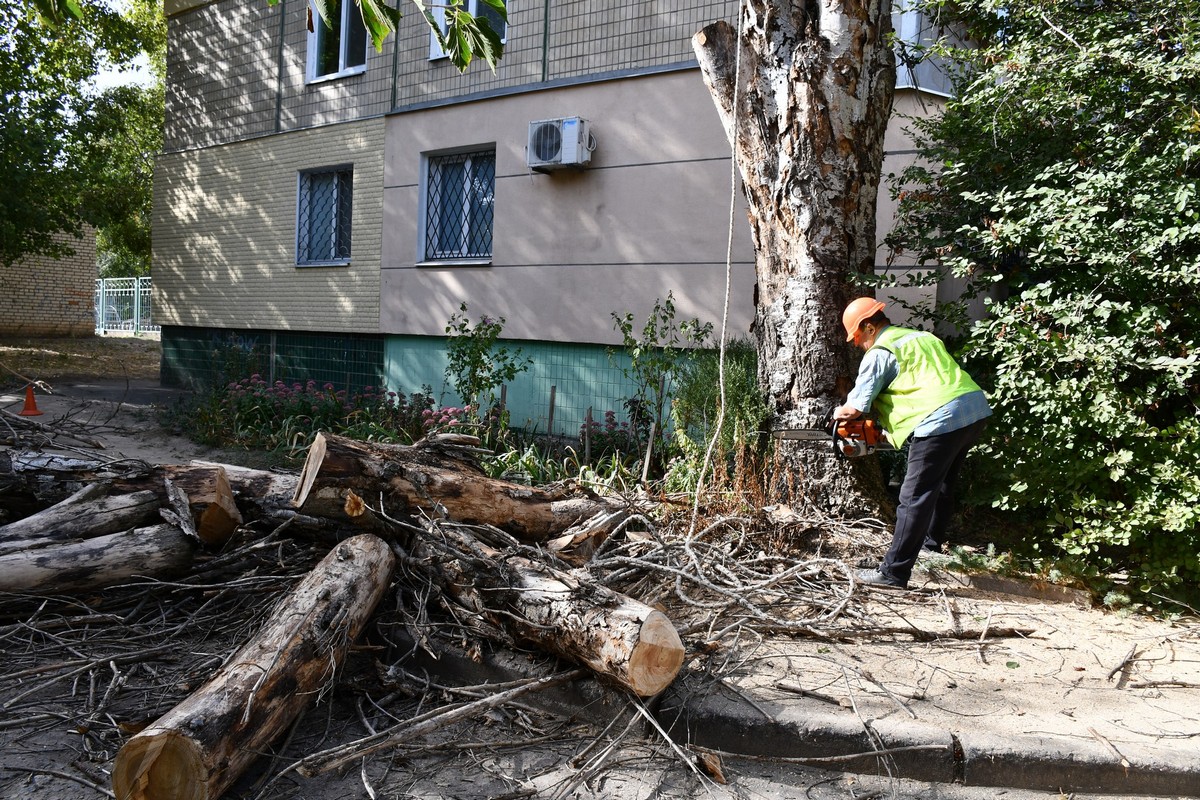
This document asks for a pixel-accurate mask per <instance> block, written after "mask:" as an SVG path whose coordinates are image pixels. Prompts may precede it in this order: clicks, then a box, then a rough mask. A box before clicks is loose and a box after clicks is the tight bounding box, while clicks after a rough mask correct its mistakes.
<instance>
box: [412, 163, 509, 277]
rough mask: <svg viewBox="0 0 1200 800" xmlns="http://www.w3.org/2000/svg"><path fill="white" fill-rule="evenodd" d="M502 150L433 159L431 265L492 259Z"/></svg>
mask: <svg viewBox="0 0 1200 800" xmlns="http://www.w3.org/2000/svg"><path fill="white" fill-rule="evenodd" d="M495 196H496V151H495V150H486V151H480V152H475V153H454V154H452V155H443V156H434V157H431V158H430V159H429V162H428V170H427V175H426V183H425V260H426V261H436V260H442V259H455V258H490V257H491V255H492V212H493V206H494V205H495Z"/></svg>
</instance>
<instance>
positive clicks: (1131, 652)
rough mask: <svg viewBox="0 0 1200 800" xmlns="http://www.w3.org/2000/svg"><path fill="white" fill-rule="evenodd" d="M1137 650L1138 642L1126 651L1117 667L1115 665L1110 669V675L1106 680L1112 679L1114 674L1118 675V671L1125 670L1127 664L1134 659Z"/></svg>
mask: <svg viewBox="0 0 1200 800" xmlns="http://www.w3.org/2000/svg"><path fill="white" fill-rule="evenodd" d="M1137 650H1138V646H1137V645H1136V644H1135V645H1134V646H1133V647H1131V648H1129V652H1128V653H1126V654H1125V657H1124V658H1122V659H1121V663H1119V664H1117V665H1116V666H1115V667H1113V668H1112V669H1111V670H1110V671H1109V673H1108V675H1107V676H1106V677H1105V680H1107V681H1111V680H1112V679H1113V676H1114V675H1116V674H1117V673H1118V672H1124V671H1125V668H1126V667H1127V666H1129V662H1130V661H1133V657H1134V656H1136V655H1137Z"/></svg>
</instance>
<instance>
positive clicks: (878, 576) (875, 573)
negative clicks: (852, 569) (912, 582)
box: [854, 567, 908, 589]
mask: <svg viewBox="0 0 1200 800" xmlns="http://www.w3.org/2000/svg"><path fill="white" fill-rule="evenodd" d="M854 578H855V580H857V581H858V582H859V583H861V584H863V585H865V586H878V587H879V588H880V589H907V588H908V583H907V582H904V581H899V580H897V579H895V578H893V577H892V576H891V575H888V574H886V573H883V572H880V571H879V568H878V567H876V568H875V569H860V570H859V571H858V572H856V573H854Z"/></svg>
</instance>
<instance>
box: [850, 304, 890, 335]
mask: <svg viewBox="0 0 1200 800" xmlns="http://www.w3.org/2000/svg"><path fill="white" fill-rule="evenodd" d="M883 308H884V303H881V302H879V301H878V300H876V299H875V298H874V297H859V298H857V299H856V300H851V301H850V305H848V306H846V310H845V311H843V312H842V327H843V328H845V329H846V341H847V342H853V341H854V334H855V333H857V332H858V326H859V325H862V324H863V321H864V320H868V319H870V318H871V317H873V316H875V315H876V314H877V313H879V312H880V311H883Z"/></svg>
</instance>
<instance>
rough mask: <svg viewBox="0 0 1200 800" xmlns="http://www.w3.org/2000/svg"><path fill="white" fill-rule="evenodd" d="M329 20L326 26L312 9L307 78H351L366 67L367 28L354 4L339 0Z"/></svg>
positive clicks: (310, 11)
mask: <svg viewBox="0 0 1200 800" xmlns="http://www.w3.org/2000/svg"><path fill="white" fill-rule="evenodd" d="M330 12H331V13H332V14H333V18H332V19H330V20H329V23H330V24H329V25H328V26H327V25H326V24H325V22H324V20H322V19H321V17H320V15H319V14H318V13H317V10H316V8H315V7H313V6H310V7H309V13H311V14H312V27H313V31H312V33H310V34H309V35H308V79H309V80H317V79H319V78H333V77H338V76H341V75H354V74H356V73H359V72H362V71H363V70H364V69H366V68H367V27H366V26H365V25H364V24H363V21H362V14H361V13H360V12H359V10H358V3H355V2H353V0H341V2H340V3H338V4H337V6H336V7H334V8H331V9H330Z"/></svg>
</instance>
